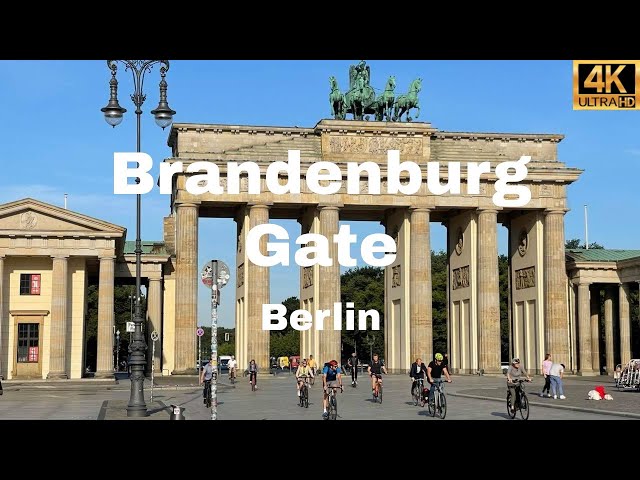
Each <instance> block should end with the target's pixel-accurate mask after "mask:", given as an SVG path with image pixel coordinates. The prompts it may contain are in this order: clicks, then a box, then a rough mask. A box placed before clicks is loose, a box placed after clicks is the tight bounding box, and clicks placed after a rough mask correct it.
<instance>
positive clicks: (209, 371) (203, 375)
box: [200, 362, 214, 405]
mask: <svg viewBox="0 0 640 480" xmlns="http://www.w3.org/2000/svg"><path fill="white" fill-rule="evenodd" d="M213 372H214V369H213V362H209V363H207V364H206V365H205V366H204V368H203V369H202V370H201V371H200V385H202V384H204V388H203V389H202V398H204V401H203V403H204V404H205V405H206V404H207V393H208V391H209V389H210V388H211V379H212V378H213Z"/></svg>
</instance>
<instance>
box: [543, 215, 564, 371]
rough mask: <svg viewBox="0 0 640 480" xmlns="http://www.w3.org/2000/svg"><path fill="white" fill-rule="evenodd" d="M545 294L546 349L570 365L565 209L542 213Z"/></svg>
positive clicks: (556, 358)
mask: <svg viewBox="0 0 640 480" xmlns="http://www.w3.org/2000/svg"><path fill="white" fill-rule="evenodd" d="M544 297H545V302H544V305H545V312H544V313H545V321H546V325H545V328H546V341H547V348H546V350H547V352H548V353H550V354H551V355H552V356H553V359H554V361H555V362H558V363H564V364H565V365H570V362H569V318H568V315H567V272H566V267H565V258H564V210H550V211H547V212H546V214H545V217H544Z"/></svg>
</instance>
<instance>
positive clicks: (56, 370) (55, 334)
mask: <svg viewBox="0 0 640 480" xmlns="http://www.w3.org/2000/svg"><path fill="white" fill-rule="evenodd" d="M68 260H69V257H64V256H59V257H53V275H52V276H53V278H52V280H51V283H52V292H51V337H50V338H51V340H50V343H49V375H47V378H69V377H68V375H67V366H66V361H65V360H66V344H67V291H68Z"/></svg>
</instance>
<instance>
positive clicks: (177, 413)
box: [169, 405, 186, 420]
mask: <svg viewBox="0 0 640 480" xmlns="http://www.w3.org/2000/svg"><path fill="white" fill-rule="evenodd" d="M185 410H186V408H184V407H181V406H179V405H171V416H170V417H169V420H185V418H184V411H185Z"/></svg>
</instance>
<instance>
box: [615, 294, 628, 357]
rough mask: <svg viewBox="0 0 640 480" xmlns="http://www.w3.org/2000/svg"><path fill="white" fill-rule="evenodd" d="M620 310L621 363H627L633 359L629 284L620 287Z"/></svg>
mask: <svg viewBox="0 0 640 480" xmlns="http://www.w3.org/2000/svg"><path fill="white" fill-rule="evenodd" d="M618 292H619V294H618V300H619V310H618V311H619V312H620V363H622V365H626V364H627V363H629V360H631V315H630V314H629V306H630V305H629V304H630V302H629V284H628V283H621V284H620V286H619V287H618Z"/></svg>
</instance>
